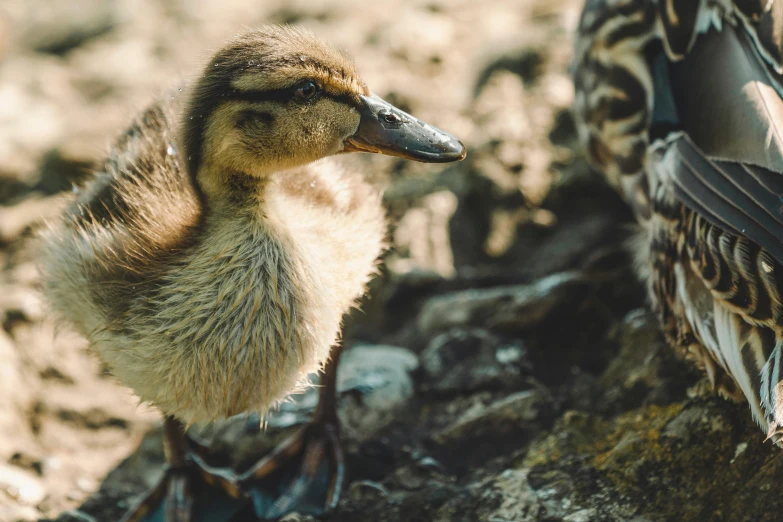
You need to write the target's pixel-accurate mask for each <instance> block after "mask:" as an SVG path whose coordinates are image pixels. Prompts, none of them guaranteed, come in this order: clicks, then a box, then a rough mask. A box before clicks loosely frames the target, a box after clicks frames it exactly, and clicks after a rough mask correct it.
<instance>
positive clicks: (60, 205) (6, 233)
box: [0, 196, 68, 243]
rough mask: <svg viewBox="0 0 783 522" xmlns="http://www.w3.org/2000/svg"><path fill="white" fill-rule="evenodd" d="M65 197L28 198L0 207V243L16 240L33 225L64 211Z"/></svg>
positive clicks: (66, 200)
mask: <svg viewBox="0 0 783 522" xmlns="http://www.w3.org/2000/svg"><path fill="white" fill-rule="evenodd" d="M67 202H68V198H67V196H66V197H59V196H58V197H49V198H40V197H35V196H33V197H28V198H26V199H24V200H23V201H20V202H19V203H17V204H15V205H13V206H10V207H3V206H0V243H10V242H12V241H15V240H16V239H18V238H19V237H20V236H21V235H22V233H24V232H25V231H27V230H29V229H30V227H31V226H33V225H34V224H35V223H38V222H40V221H42V220H43V219H46V218H50V217H54V216H56V215H58V214H59V213H60V212H62V211H63V210H64V209H65V205H66V204H67Z"/></svg>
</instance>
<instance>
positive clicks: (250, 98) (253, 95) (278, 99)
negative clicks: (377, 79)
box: [226, 80, 360, 108]
mask: <svg viewBox="0 0 783 522" xmlns="http://www.w3.org/2000/svg"><path fill="white" fill-rule="evenodd" d="M306 83H309V84H310V85H312V86H313V87H314V88H315V89H316V92H315V94H314V95H313V96H312V97H310V98H303V97H301V96H300V95H299V93H300V92H301V90H302V89H303V88H304V85H303V84H306ZM226 98H227V99H229V100H236V101H245V102H250V103H269V102H271V103H280V104H287V103H302V104H310V103H315V102H317V101H318V100H319V99H321V98H327V99H329V100H332V101H335V102H337V103H342V104H345V105H348V106H349V107H353V108H359V106H360V102H359V94H358V93H346V92H330V91H329V90H326V89H324V88H323V87H322V86H321V85H320V84H318V83H317V82H316V81H313V80H307V81H306V82H301V83H299V84H297V85H295V86H293V87H286V88H283V89H269V90H254V91H243V90H239V89H235V90H234V91H233V92H231V93H229V94H228V95H227V96H226Z"/></svg>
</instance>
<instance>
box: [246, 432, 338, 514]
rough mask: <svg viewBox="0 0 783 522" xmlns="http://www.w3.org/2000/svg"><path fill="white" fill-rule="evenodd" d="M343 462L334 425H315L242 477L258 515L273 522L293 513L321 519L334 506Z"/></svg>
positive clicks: (280, 447)
mask: <svg viewBox="0 0 783 522" xmlns="http://www.w3.org/2000/svg"><path fill="white" fill-rule="evenodd" d="M344 477H345V460H344V457H343V451H342V447H341V446H340V440H339V435H338V427H337V423H336V422H334V421H332V420H324V419H321V420H315V421H313V422H312V423H311V424H309V425H308V426H305V427H304V428H302V429H300V430H299V431H297V432H296V433H295V434H294V435H293V436H292V437H290V438H289V439H288V440H286V441H285V442H283V444H281V445H280V446H278V447H277V448H276V449H275V450H274V451H273V452H272V453H271V454H269V455H267V456H266V457H265V458H263V459H262V460H260V461H259V462H258V463H257V464H256V465H255V466H253V467H252V468H251V469H249V470H248V471H246V472H245V473H243V474H242V476H241V477H240V479H239V481H238V483H239V486H240V488H241V489H242V490H243V492H244V493H245V494H247V495H248V496H249V497H250V498H251V499H252V501H253V506H254V508H255V512H256V516H258V517H259V518H261V519H263V520H270V519H277V518H280V517H282V516H285V515H286V514H288V513H292V512H297V513H303V514H309V515H321V514H324V513H326V512H328V511H331V510H332V509H334V508H335V507H336V506H337V502H338V500H339V499H340V493H341V491H342V486H343V481H344Z"/></svg>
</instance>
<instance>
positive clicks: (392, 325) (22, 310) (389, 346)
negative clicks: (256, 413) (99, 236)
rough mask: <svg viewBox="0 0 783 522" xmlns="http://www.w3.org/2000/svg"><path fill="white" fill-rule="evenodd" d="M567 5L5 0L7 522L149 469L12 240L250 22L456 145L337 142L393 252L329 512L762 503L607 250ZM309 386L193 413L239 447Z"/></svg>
mask: <svg viewBox="0 0 783 522" xmlns="http://www.w3.org/2000/svg"><path fill="white" fill-rule="evenodd" d="M580 7H581V2H580V1H579V0H564V1H559V2H553V1H551V0H496V1H492V2H476V1H469V0H397V1H394V2H392V1H391V0H380V1H376V2H368V1H359V0H309V1H303V0H293V1H288V0H267V1H261V2H259V1H249V0H222V1H208V0H115V1H109V0H3V2H2V3H0V324H2V328H0V522H20V521H34V520H44V519H57V520H59V521H61V522H63V521H66V520H68V521H75V520H79V521H89V520H96V521H101V522H103V521H112V520H116V519H117V518H118V517H119V516H120V514H121V513H122V511H123V509H124V508H126V507H127V506H128V505H129V504H130V503H131V502H132V501H133V500H134V499H135V498H137V495H139V494H140V493H141V492H142V491H143V490H144V488H145V487H146V486H148V485H150V484H152V483H153V482H154V480H155V479H156V478H157V476H158V475H159V473H160V466H161V464H162V460H163V456H162V449H161V433H160V424H161V422H160V415H159V414H158V413H157V412H156V411H155V410H154V409H152V408H150V407H147V406H144V405H139V404H138V401H137V400H136V398H135V397H134V396H133V393H132V392H131V391H130V390H129V389H127V388H124V387H122V386H121V385H120V384H119V383H117V382H116V381H115V380H114V379H113V378H112V377H111V375H108V374H107V372H105V371H103V370H102V368H101V366H100V364H99V362H98V361H97V360H96V359H95V357H94V356H93V355H91V353H90V352H89V350H88V347H87V344H86V342H85V341H84V340H83V339H81V338H80V337H79V336H78V335H76V334H73V333H71V332H69V330H68V327H67V325H56V324H54V323H53V321H52V320H51V319H50V318H49V317H48V314H47V312H46V306H45V303H43V302H42V299H41V298H40V296H39V294H38V289H39V285H40V280H39V277H38V275H37V272H36V268H35V259H34V256H33V255H32V254H31V252H30V250H29V243H30V238H31V237H33V236H34V234H35V230H36V229H37V228H38V227H39V226H40V224H41V223H42V221H43V220H44V219H46V218H49V217H52V216H54V215H55V214H56V213H57V212H58V210H59V209H60V208H62V204H63V202H64V201H65V200H66V199H67V198H68V197H69V196H70V194H71V187H72V185H73V183H75V182H79V181H81V180H83V179H85V177H87V176H89V175H90V168H91V166H92V165H93V164H94V162H95V161H96V160H98V159H100V158H101V157H102V155H103V154H104V153H105V151H106V150H107V147H108V144H109V143H110V142H111V141H112V139H113V138H114V136H116V135H117V134H118V133H119V132H121V131H122V130H123V128H124V127H125V126H126V125H127V123H128V122H129V121H130V118H131V117H132V116H133V115H134V113H136V112H137V111H139V110H140V109H142V108H143V107H144V106H146V105H147V104H149V103H150V102H151V101H153V100H154V99H155V98H156V96H159V95H160V93H161V92H162V91H163V90H164V89H166V88H168V87H171V86H172V85H176V84H178V83H180V82H182V81H187V80H188V79H189V78H192V77H194V75H196V74H198V72H199V67H200V66H201V65H202V64H203V63H204V61H205V60H206V59H207V58H208V57H209V55H210V53H211V52H212V51H214V50H216V49H217V48H219V47H220V45H221V42H224V41H226V40H228V39H230V38H232V37H233V36H234V35H235V34H237V33H239V32H242V31H244V30H245V29H246V28H249V27H254V26H257V25H259V24H263V23H296V24H302V25H304V26H306V27H309V28H310V29H312V30H314V31H315V32H316V33H317V34H318V35H320V36H321V37H322V38H324V39H326V40H328V41H330V42H332V43H333V44H335V45H337V46H339V47H341V48H345V49H347V50H348V52H349V53H350V54H351V55H352V56H353V57H354V58H355V60H356V62H357V64H358V66H359V69H360V71H361V72H362V73H363V76H364V79H365V81H366V82H367V84H368V85H369V86H370V88H371V89H372V90H373V91H375V92H376V93H378V94H379V95H381V96H382V97H384V98H386V99H388V100H389V101H391V102H393V103H395V104H396V105H398V106H399V107H401V108H403V109H404V110H406V111H408V112H411V113H413V114H415V115H416V116H418V117H419V118H421V119H423V120H425V121H428V122H430V123H432V124H434V125H437V126H439V127H441V128H444V129H448V130H449V131H450V132H452V133H453V134H455V135H457V136H458V137H460V138H461V139H462V140H463V142H464V143H465V144H466V145H467V147H468V150H469V156H468V159H467V160H466V161H464V162H462V163H460V164H455V165H448V166H445V167H444V166H437V165H435V166H433V165H422V164H412V163H410V162H404V161H400V160H395V159H390V158H382V157H370V156H361V157H351V158H344V159H342V160H341V161H345V162H347V163H349V164H350V165H351V166H353V167H358V168H360V169H363V171H364V172H366V173H367V175H368V176H370V177H372V178H373V179H374V180H376V181H377V182H378V183H382V184H384V185H386V186H388V190H387V192H386V198H385V199H386V203H387V206H388V209H389V215H390V217H391V220H392V223H393V227H392V239H393V249H392V251H391V252H390V253H389V255H388V256H387V258H386V264H385V268H384V270H383V273H382V275H381V277H379V279H378V280H377V281H375V282H374V283H373V285H372V291H371V294H370V296H369V298H368V299H367V301H366V302H365V304H364V306H363V312H362V313H354V314H353V316H352V317H351V318H349V320H348V321H347V323H348V324H347V327H346V334H345V344H346V346H347V348H348V350H347V353H346V356H345V359H346V360H345V361H344V363H343V368H342V369H341V374H340V390H341V399H340V412H341V418H342V421H343V425H344V427H343V438H344V441H345V446H346V452H347V456H348V463H349V480H348V485H347V487H346V490H345V495H344V499H343V501H342V502H341V504H340V507H339V508H338V510H337V511H336V512H335V513H334V514H333V515H331V516H330V518H329V520H335V521H338V520H339V521H349V522H350V521H366V520H371V519H375V520H378V522H385V521H387V520H388V521H397V520H399V521H442V522H446V521H463V520H464V521H482V522H483V521H486V522H503V521H520V522H526V521H530V522H533V521H536V522H556V521H562V522H567V521H568V522H578V521H594V520H609V521H625V520H628V521H631V520H632V521H636V522H643V521H658V520H694V521H696V520H698V521H702V520H716V521H746V520H747V521H766V520H769V521H772V520H779V518H778V515H777V513H780V507H781V505H782V504H783V500H780V499H778V498H777V495H776V493H775V491H777V489H778V488H777V487H776V484H779V483H780V480H781V479H783V462H781V459H780V456H779V454H778V452H777V451H776V450H775V449H774V448H770V446H769V444H767V445H764V444H762V440H763V436H762V434H761V433H759V432H757V431H758V430H757V429H756V428H755V427H754V426H753V425H752V421H751V420H750V415H749V414H748V413H747V411H746V410H747V408H746V407H745V406H742V405H733V404H730V403H726V402H724V401H721V400H719V399H717V398H715V397H714V396H713V395H712V394H711V393H710V392H709V390H706V386H705V385H704V382H703V381H702V380H700V377H699V375H698V374H697V373H695V372H693V371H692V370H691V369H690V368H689V367H688V366H687V365H686V364H684V363H682V362H680V361H678V360H676V359H675V358H674V356H673V354H672V353H671V352H670V350H669V349H668V348H667V347H666V346H665V345H664V344H663V342H662V340H661V338H660V336H659V334H658V331H657V328H656V325H655V321H654V319H653V318H652V317H651V315H650V313H649V311H648V310H647V307H646V304H645V301H644V298H643V291H642V287H641V285H640V284H639V283H638V282H637V281H636V279H635V278H634V276H633V275H632V272H631V270H630V266H629V260H628V258H627V256H626V255H625V253H624V249H623V241H624V240H625V239H626V238H627V236H628V233H629V231H630V230H631V225H630V214H629V213H628V211H627V210H626V209H625V207H624V205H623V204H622V202H621V201H619V199H618V198H617V197H616V196H615V195H614V194H613V193H612V192H611V191H610V190H609V189H608V188H607V187H606V186H605V184H604V183H603V182H602V180H601V179H600V177H599V176H598V175H597V174H596V173H594V172H593V171H591V170H590V169H589V168H588V167H587V165H586V164H585V162H584V160H583V157H582V154H581V152H580V151H579V150H578V147H577V146H576V143H575V136H574V130H573V126H572V123H571V120H570V116H569V114H568V108H569V104H570V103H571V101H572V97H573V88H572V86H571V83H570V80H569V77H568V75H567V67H568V63H569V60H570V54H571V36H570V35H571V33H572V32H573V30H574V27H575V24H576V21H577V19H578V15H579V9H580ZM313 404H314V395H313V393H312V392H310V393H308V394H306V395H304V396H301V397H299V398H297V399H296V400H295V401H293V402H292V403H290V404H286V405H284V406H283V408H282V409H281V411H280V412H277V413H275V414H273V415H272V416H271V417H270V419H269V426H268V429H267V430H266V431H262V432H257V431H256V430H253V429H251V426H249V423H248V419H247V418H245V417H242V418H237V419H234V420H232V421H231V422H227V423H225V424H221V425H218V426H212V427H209V428H202V429H198V428H197V432H198V433H199V434H200V435H201V436H202V437H203V438H205V439H207V440H208V441H210V442H211V444H212V445H213V449H214V451H215V455H216V458H217V459H219V460H222V461H223V462H231V463H233V464H235V465H236V466H239V467H241V466H242V465H246V464H247V463H249V462H252V460H253V457H254V456H255V457H256V458H257V457H258V456H259V455H260V454H263V453H264V452H265V451H266V450H268V449H270V448H271V447H272V446H273V444H274V443H275V441H279V440H280V439H281V437H283V436H284V435H286V434H287V433H290V432H291V430H292V429H293V427H294V426H295V425H297V424H298V423H301V422H304V421H305V420H306V419H307V418H308V415H309V413H310V412H311V410H312V407H313ZM58 517H59V518H58ZM237 520H239V519H237ZM242 520H247V518H243V519H242ZM289 520H291V521H293V520H310V519H309V518H308V517H306V516H301V517H299V516H292V517H289Z"/></svg>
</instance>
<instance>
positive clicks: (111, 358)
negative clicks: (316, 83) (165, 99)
mask: <svg viewBox="0 0 783 522" xmlns="http://www.w3.org/2000/svg"><path fill="white" fill-rule="evenodd" d="M164 116H165V115H164V114H162V113H161V114H159V115H158V118H159V119H160V121H156V122H154V123H155V125H152V126H151V127H152V128H148V129H147V130H146V134H144V133H143V136H142V137H141V138H140V139H138V140H137V141H138V143H136V144H132V145H128V146H127V150H124V151H122V152H123V154H120V155H115V157H114V159H112V160H110V161H108V162H107V164H106V165H105V172H104V173H103V174H99V175H98V176H97V177H96V179H95V181H93V182H92V184H91V185H88V186H87V187H86V188H85V190H83V192H82V194H81V195H80V197H79V198H78V201H77V202H76V203H75V204H74V205H73V207H72V209H71V211H70V212H69V213H68V214H67V215H66V216H65V218H64V219H63V220H62V221H61V222H59V223H55V224H53V225H52V226H51V227H50V229H49V230H48V231H47V232H46V233H45V234H44V236H43V238H42V239H43V241H42V247H43V251H42V253H41V259H42V262H41V267H42V271H43V273H44V278H45V281H46V283H45V292H46V294H47V297H48V299H49V301H50V303H51V306H52V308H53V311H54V312H56V313H57V314H59V315H60V316H61V317H62V318H64V319H66V320H67V321H68V322H70V323H72V324H74V325H76V327H77V328H78V329H79V330H80V331H81V333H82V334H84V335H85V336H86V337H87V338H88V339H89V340H90V341H91V343H92V345H93V346H94V348H95V350H96V351H97V352H98V354H99V355H100V356H101V358H102V359H103V360H104V362H105V363H106V364H107V365H108V366H109V367H110V369H111V371H112V372H113V373H114V374H115V375H116V376H117V377H118V378H119V379H120V380H121V381H123V382H124V384H126V385H128V386H130V387H131V388H133V389H134V390H135V391H136V393H138V395H139V396H140V397H141V399H142V400H143V401H149V402H151V403H153V404H155V405H156V406H158V407H159V408H160V409H161V410H162V411H163V412H164V413H166V414H170V415H174V416H176V417H177V418H179V419H180V420H181V421H183V422H185V423H186V424H190V423H194V422H209V421H213V420H218V419H222V418H225V417H228V416H232V415H236V414H239V413H242V412H245V411H260V412H264V411H266V410H267V409H268V408H269V407H271V406H273V405H274V404H275V403H276V402H278V401H280V400H281V399H283V398H284V397H286V396H287V395H288V394H289V393H291V392H292V391H295V390H296V389H297V388H298V387H301V386H302V385H303V384H304V383H305V382H306V381H305V379H306V376H307V374H309V373H311V372H314V371H317V370H318V369H319V368H321V367H322V365H323V364H324V363H325V361H326V360H327V358H328V356H329V352H330V348H331V346H332V345H333V344H334V343H335V342H336V341H337V339H338V335H339V330H340V324H341V320H342V316H343V314H345V313H346V312H347V311H348V310H349V309H350V307H351V306H352V305H353V304H354V303H355V301H356V299H358V298H359V297H360V296H361V295H362V293H363V292H364V289H365V285H366V283H367V281H368V280H369V278H370V277H371V275H372V274H373V273H374V272H375V270H376V263H377V258H378V256H379V254H380V253H381V251H382V249H383V242H384V237H385V233H386V225H385V216H384V210H383V207H382V205H381V203H380V196H379V194H378V193H377V192H376V191H375V190H374V189H372V188H371V187H370V186H369V185H367V184H366V183H365V182H364V181H363V180H362V179H361V178H360V177H359V176H352V175H348V174H346V173H344V172H343V171H342V170H340V169H339V168H337V167H335V166H334V165H333V164H331V163H330V161H331V160H325V161H322V162H318V163H315V164H310V165H308V166H305V167H303V168H299V169H296V170H294V171H290V172H281V173H277V174H275V175H274V176H272V177H271V178H270V180H269V182H268V183H267V184H266V185H265V188H264V192H263V194H262V195H261V196H262V197H263V198H264V204H263V205H262V206H261V207H258V208H254V209H249V208H244V209H242V208H238V209H235V211H229V212H227V211H221V212H210V213H209V214H208V215H205V214H207V213H205V212H204V211H203V208H202V207H201V206H200V205H201V203H200V202H199V200H198V197H197V195H196V194H195V192H194V191H193V190H192V188H189V187H190V178H189V177H188V176H187V174H186V173H185V172H184V169H183V168H182V167H181V166H180V164H179V162H178V161H173V160H172V158H171V154H170V153H171V149H170V148H168V147H167V145H166V144H167V143H169V141H168V139H169V138H171V136H170V126H171V120H170V119H169V118H166V117H164ZM115 152H116V151H115ZM140 157H142V158H145V159H144V161H145V165H146V167H145V169H144V170H143V171H142V170H139V169H138V168H136V167H137V166H138V163H139V158H140ZM183 200H184V201H183ZM98 203H99V204H98ZM101 209H103V210H101ZM99 210H101V211H102V212H103V211H105V212H103V214H101V212H99Z"/></svg>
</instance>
